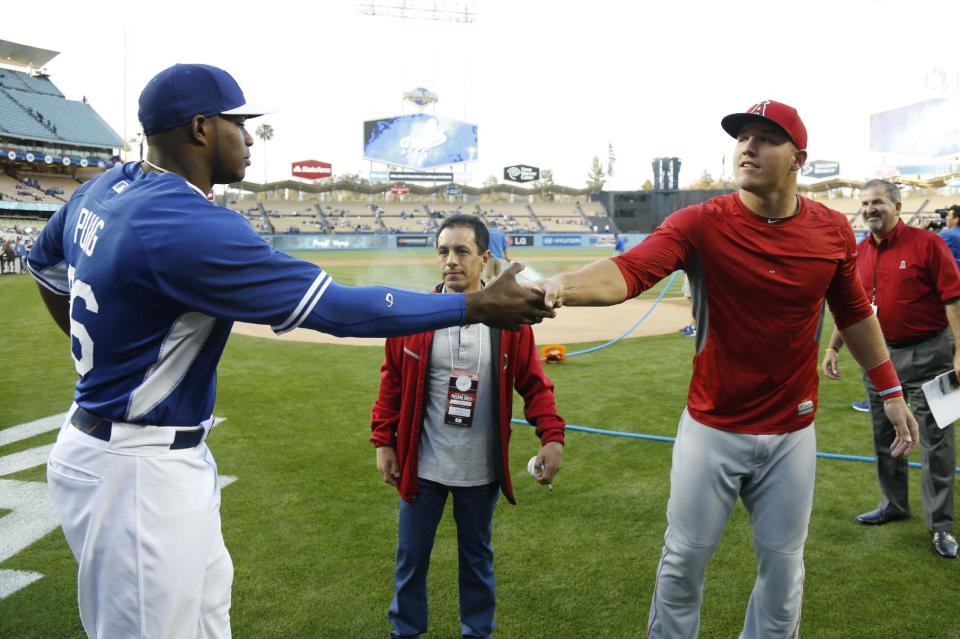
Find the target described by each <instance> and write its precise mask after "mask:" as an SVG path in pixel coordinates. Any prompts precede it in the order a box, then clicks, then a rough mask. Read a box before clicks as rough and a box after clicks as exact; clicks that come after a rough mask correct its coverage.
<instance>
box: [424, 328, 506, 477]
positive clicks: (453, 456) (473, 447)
mask: <svg viewBox="0 0 960 639" xmlns="http://www.w3.org/2000/svg"><path fill="white" fill-rule="evenodd" d="M451 355H452V367H455V368H463V369H466V370H470V371H476V370H477V366H478V361H479V368H480V370H479V385H478V387H477V406H476V408H475V409H474V415H473V424H472V425H471V426H470V427H464V426H451V425H449V424H445V423H444V417H445V414H446V409H447V391H448V389H449V386H450V371H451ZM494 361H496V359H494ZM496 428H497V417H496V409H495V407H494V406H493V375H492V374H491V371H490V328H489V327H487V326H484V325H483V324H470V325H467V326H460V327H453V328H449V329H447V328H441V329H439V330H437V331H435V332H434V334H433V346H432V348H431V349H430V374H429V376H428V379H427V402H426V409H425V410H424V413H423V431H422V433H421V436H420V451H419V453H418V473H417V475H418V476H419V477H420V478H422V479H429V480H430V481H435V482H437V483H440V484H445V485H447V486H482V485H484V484H489V483H491V482H493V481H495V480H496V478H497V477H496V471H495V466H494V464H495V459H496V454H497V451H496V441H497V440H496Z"/></svg>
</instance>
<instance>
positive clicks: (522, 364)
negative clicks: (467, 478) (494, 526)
mask: <svg viewBox="0 0 960 639" xmlns="http://www.w3.org/2000/svg"><path fill="white" fill-rule="evenodd" d="M432 343H433V331H427V332H425V333H418V334H416V335H408V336H405V337H391V338H389V339H387V342H386V345H385V347H384V350H385V351H386V357H385V359H384V362H383V366H382V367H381V368H380V393H379V396H378V397H377V401H376V402H374V404H373V409H372V411H371V417H372V419H371V425H370V428H371V430H372V431H373V434H372V435H371V436H370V442H371V443H373V445H374V446H376V447H378V448H379V447H380V446H394V447H395V449H396V454H397V464H398V465H399V467H400V480H399V481H398V482H397V490H398V492H399V493H400V496H401V497H402V498H403V499H406V500H407V501H412V500H413V498H414V497H415V496H416V495H417V494H418V493H419V492H420V484H419V481H418V479H417V453H418V451H419V450H420V433H421V432H422V428H423V411H424V401H425V400H426V397H427V392H428V388H427V372H428V367H429V365H430V346H431V344H432ZM490 351H491V352H492V353H499V357H498V358H497V360H496V361H497V365H496V366H491V370H490V374H492V375H493V376H494V384H493V389H494V405H495V406H498V407H499V410H498V418H499V419H498V424H499V429H498V430H497V433H496V435H497V443H498V445H499V448H500V455H498V456H497V458H496V469H495V471H496V477H497V479H498V480H499V482H500V489H501V490H502V491H503V494H504V496H505V497H506V498H507V499H508V500H509V501H510V503H511V504H515V503H516V500H515V499H514V497H513V485H512V484H511V482H510V470H509V469H510V465H509V456H508V452H509V448H510V432H511V429H510V419H511V417H512V415H513V391H512V389H513V388H516V389H517V392H518V393H520V394H521V395H522V396H523V399H524V410H523V412H524V415H525V416H526V418H527V421H528V422H530V423H531V424H533V425H534V426H535V427H536V432H537V435H538V436H539V437H540V441H541V443H542V444H546V443H548V442H560V443H561V444H562V443H563V441H564V426H565V423H564V421H563V418H562V417H560V416H559V415H557V406H556V400H555V398H554V394H553V383H552V382H551V381H550V379H549V378H548V377H547V376H546V375H545V374H544V372H543V366H542V365H541V363H540V356H539V354H538V353H537V345H536V343H535V342H534V339H533V331H532V330H531V329H530V327H529V326H524V327H522V328H521V329H520V330H519V331H516V332H512V331H506V330H501V331H498V330H492V331H491V332H490Z"/></svg>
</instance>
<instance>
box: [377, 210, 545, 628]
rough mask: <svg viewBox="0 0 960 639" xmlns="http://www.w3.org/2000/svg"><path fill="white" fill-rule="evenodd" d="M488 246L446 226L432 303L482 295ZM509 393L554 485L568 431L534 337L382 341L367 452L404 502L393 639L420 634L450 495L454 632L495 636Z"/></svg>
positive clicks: (470, 220) (471, 333)
mask: <svg viewBox="0 0 960 639" xmlns="http://www.w3.org/2000/svg"><path fill="white" fill-rule="evenodd" d="M488 242H489V234H488V232H487V227H486V226H485V225H484V224H483V222H482V221H481V220H480V219H479V218H477V217H475V216H472V215H454V216H451V217H448V218H447V219H446V220H444V222H443V224H441V225H440V228H439V230H438V231H437V254H438V256H439V258H440V265H441V267H442V275H443V283H442V284H440V285H438V286H437V289H436V292H438V293H445V292H450V293H467V292H472V291H479V290H480V288H481V287H482V283H481V281H480V274H481V273H482V271H483V267H484V265H485V264H486V262H487V260H488V259H489V258H490V252H489V250H488V249H487V247H488ZM511 388H516V389H517V391H518V392H519V393H520V394H521V395H523V398H524V414H525V416H526V418H527V421H529V422H530V423H531V424H534V425H535V426H536V432H537V435H538V436H539V437H540V441H541V443H542V448H541V449H540V452H539V453H538V454H537V459H536V462H535V466H536V468H537V470H538V476H537V479H538V480H539V481H540V483H541V484H549V483H550V482H551V481H552V480H553V477H554V476H555V475H556V473H557V471H558V470H559V469H560V464H561V462H562V460H563V439H564V437H563V436H564V421H563V419H562V418H561V417H560V416H559V415H557V409H556V402H555V400H554V394H553V384H552V383H551V382H550V380H549V379H548V378H547V377H546V375H544V373H543V368H542V366H541V364H540V358H539V355H538V354H537V349H536V344H535V342H534V339H533V331H532V330H531V329H530V327H529V326H523V327H522V328H521V329H520V330H519V331H517V332H511V331H501V330H496V329H491V328H489V327H488V326H485V325H483V324H473V325H468V326H462V327H459V328H452V329H450V330H447V329H441V330H437V331H431V332H426V333H419V334H417V335H410V336H407V337H396V338H390V339H388V340H387V342H386V358H385V360H384V363H383V366H382V368H381V373H380V394H379V397H378V398H377V401H376V402H375V403H374V405H373V411H372V424H371V429H372V431H373V434H372V435H371V437H370V441H371V442H372V443H373V445H374V446H376V447H377V470H378V471H379V472H380V474H381V475H382V476H383V480H384V481H385V482H387V483H388V484H392V485H394V486H396V487H397V490H398V491H399V493H400V496H401V497H402V499H401V501H400V525H399V537H398V540H397V569H396V576H395V579H394V595H393V600H392V601H391V602H390V609H389V618H390V624H391V626H392V631H391V636H392V637H419V636H420V635H421V634H423V633H424V632H426V631H427V569H428V568H429V564H430V552H431V550H432V548H433V540H434V536H435V534H436V530H437V524H438V523H439V522H440V517H441V516H442V515H443V508H444V504H445V503H446V500H447V495H448V494H452V495H453V514H454V519H455V520H456V523H457V543H458V545H459V557H460V624H461V632H462V635H463V636H464V637H488V636H490V635H491V634H492V633H493V629H494V625H495V624H494V618H493V617H494V608H495V604H496V595H495V591H494V577H493V547H492V546H491V544H490V537H491V520H492V518H493V509H494V506H495V505H496V503H497V498H498V496H499V494H500V491H503V494H504V495H505V496H506V498H507V500H509V501H510V503H515V500H514V497H513V489H512V486H511V483H510V467H509V464H508V458H507V452H508V448H509V441H510V418H511V411H512V391H511Z"/></svg>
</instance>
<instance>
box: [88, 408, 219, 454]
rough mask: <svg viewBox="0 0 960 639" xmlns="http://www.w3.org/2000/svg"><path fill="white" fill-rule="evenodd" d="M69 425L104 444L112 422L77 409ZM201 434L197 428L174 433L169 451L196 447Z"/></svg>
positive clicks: (201, 430) (107, 438)
mask: <svg viewBox="0 0 960 639" xmlns="http://www.w3.org/2000/svg"><path fill="white" fill-rule="evenodd" d="M70 423H71V424H72V425H73V427H74V428H76V429H77V430H79V431H82V432H84V433H86V434H87V435H90V436H91V437H96V438H97V439H100V440H103V441H105V442H108V441H110V433H111V431H112V430H113V422H111V421H110V420H109V419H104V418H103V417H97V416H96V415H94V414H93V413H91V412H90V411H88V410H84V409H83V408H80V407H77V410H76V412H74V413H73V417H71V418H70ZM203 432H204V429H203V428H202V427H201V428H197V430H178V431H176V434H175V435H174V436H173V443H172V444H170V450H177V449H180V448H193V447H195V446H197V445H198V444H199V443H200V442H202V441H203Z"/></svg>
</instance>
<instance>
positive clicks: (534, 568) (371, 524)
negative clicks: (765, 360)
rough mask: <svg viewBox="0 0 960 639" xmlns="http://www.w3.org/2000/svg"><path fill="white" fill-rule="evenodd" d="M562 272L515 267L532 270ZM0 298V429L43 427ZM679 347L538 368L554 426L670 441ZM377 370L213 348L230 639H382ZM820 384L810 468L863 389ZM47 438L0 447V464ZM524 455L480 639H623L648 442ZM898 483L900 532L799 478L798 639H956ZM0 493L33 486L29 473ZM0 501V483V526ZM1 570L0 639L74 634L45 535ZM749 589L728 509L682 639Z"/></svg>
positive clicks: (838, 494)
mask: <svg viewBox="0 0 960 639" xmlns="http://www.w3.org/2000/svg"><path fill="white" fill-rule="evenodd" d="M518 253H519V252H518ZM411 254H412V253H411ZM425 254H426V255H428V254H429V253H428V252H427V253H425ZM564 254H565V255H566V254H570V253H569V252H565V253H564ZM584 254H585V256H600V255H601V254H608V253H600V252H586V251H585V252H584ZM335 255H336V256H337V257H341V255H340V254H335ZM310 257H317V256H316V255H315V254H312V255H310ZM585 259H587V257H585ZM574 266H576V265H575V264H573V263H570V262H557V263H555V264H548V263H538V264H537V265H536V267H537V269H538V270H540V271H542V272H550V271H551V270H553V269H556V268H571V267H574ZM329 270H330V271H331V272H332V273H333V274H334V275H335V276H336V277H337V278H338V279H340V280H341V281H344V282H363V281H366V282H370V281H379V282H383V283H390V284H402V285H406V286H410V287H415V288H423V287H425V286H429V285H430V284H431V283H432V282H433V281H435V280H436V275H435V269H433V268H432V267H418V268H411V269H405V268H400V267H390V269H389V271H390V272H389V273H388V274H386V275H385V276H384V277H382V278H381V279H379V280H373V279H368V277H369V276H370V273H369V272H368V269H363V268H359V267H351V266H344V267H337V268H330V269H329ZM0 300H2V303H3V304H2V307H3V309H4V310H5V312H4V314H3V317H2V319H0V356H2V359H0V362H2V366H0V429H3V428H7V427H10V426H13V425H16V424H20V423H22V422H26V421H30V420H34V419H39V418H41V417H45V416H48V415H52V414H55V413H60V412H63V411H64V410H65V409H66V408H67V406H68V404H69V402H70V397H71V387H72V383H73V373H72V370H73V369H72V364H71V361H70V357H69V354H68V351H67V340H66V338H65V337H64V336H63V335H62V334H60V333H59V332H58V330H57V329H56V328H55V327H54V325H53V323H52V322H51V321H50V320H49V318H48V317H47V316H46V312H45V310H44V309H43V308H42V305H41V303H40V300H39V297H38V295H37V294H36V291H35V287H34V284H33V283H32V281H31V280H30V279H29V278H28V277H26V276H9V277H3V278H0ZM692 347H693V341H692V340H690V339H687V338H683V337H681V336H679V335H666V336H659V337H648V338H637V339H630V340H625V341H623V342H621V343H619V344H617V345H616V346H614V347H612V348H609V349H606V350H603V351H601V352H598V353H595V354H591V355H586V356H583V357H580V358H575V359H572V360H570V361H568V362H567V363H565V364H563V365H559V366H551V367H550V368H549V370H548V372H549V374H550V375H551V377H552V378H553V380H554V382H555V384H556V387H557V397H558V402H559V409H560V413H561V414H562V415H563V416H564V417H565V418H566V419H567V420H568V422H570V423H571V424H579V425H588V426H594V427H599V428H608V429H613V430H623V431H632V432H640V433H651V434H659V435H673V434H674V433H675V430H676V422H677V418H678V416H679V414H680V412H681V411H682V409H683V404H684V398H685V394H686V385H687V383H688V380H689V375H690V361H691V357H692ZM748 347H749V345H744V348H748ZM380 360H381V351H380V349H379V348H376V347H350V346H332V345H322V344H299V343H288V342H276V341H271V340H263V339H257V338H251V337H242V336H235V337H233V338H232V339H231V341H230V343H229V345H228V347H227V350H226V353H225V355H224V358H223V361H222V363H221V366H220V371H219V372H220V376H219V383H220V391H219V398H218V402H217V406H216V414H217V415H220V416H223V417H226V418H227V421H226V422H224V423H223V424H222V425H221V426H219V427H218V428H217V429H216V430H215V431H214V433H213V435H212V437H211V439H210V442H209V443H210V447H211V448H212V450H213V451H214V453H215V455H216V457H217V460H218V462H219V466H220V471H221V473H223V474H225V475H234V476H236V477H237V478H238V480H237V481H236V482H235V483H234V484H232V485H230V486H229V487H227V488H225V489H224V491H223V531H224V536H225V538H226V542H227V546H228V548H229V549H230V551H231V554H232V556H233V561H234V564H235V569H236V577H235V581H234V586H233V611H232V616H233V633H234V636H235V637H238V638H240V639H246V638H258V639H259V638H268V637H284V638H286V637H291V638H332V639H354V638H361V637H386V636H387V634H388V624H387V621H386V607H387V604H388V602H389V599H390V595H391V585H392V572H393V555H394V546H395V542H396V515H397V500H398V498H397V495H396V493H395V492H394V490H393V489H392V488H390V487H388V486H386V485H385V484H384V483H383V482H382V480H380V479H379V477H378V475H377V473H376V470H375V465H374V452H373V448H372V447H371V446H370V445H369V444H368V443H367V441H366V439H367V435H368V432H369V413H370V405H371V403H372V401H373V399H374V397H375V395H376V389H377V370H378V366H379V363H380ZM841 365H842V366H843V367H844V368H843V370H844V373H845V378H844V380H843V381H841V382H826V381H825V382H824V383H823V384H822V392H821V398H822V405H821V408H820V411H819V415H818V419H817V430H818V440H819V444H818V450H821V451H829V452H837V453H849V454H857V455H870V454H871V443H870V442H871V435H870V427H869V423H868V418H867V417H866V415H863V414H860V413H855V412H853V411H852V410H850V408H849V402H850V401H851V400H854V399H859V398H860V397H861V396H862V395H863V389H862V386H861V385H860V382H859V374H858V370H857V368H856V366H855V364H854V362H853V361H852V360H851V359H850V358H849V356H848V355H847V353H846V351H844V353H843V355H842V361H841ZM515 414H517V415H519V414H520V407H519V405H518V406H517V407H516V410H515ZM54 437H55V435H54V433H47V434H45V435H40V436H37V437H34V438H32V439H29V440H26V441H22V442H17V443H15V444H10V445H8V446H4V447H0V457H3V456H5V455H9V454H12V453H15V452H18V451H21V450H24V449H27V448H32V447H35V446H40V445H43V444H48V443H50V442H52V441H53V440H54ZM537 448H538V443H537V441H536V438H535V437H534V436H533V433H532V429H530V428H529V427H526V426H517V427H515V433H514V437H513V440H512V451H511V456H512V459H511V466H512V471H513V477H514V481H515V483H516V493H517V498H518V501H519V505H518V506H515V507H514V506H510V505H509V504H507V503H506V501H505V500H501V502H500V504H499V505H498V507H497V513H496V515H495V517H494V546H495V548H496V551H497V558H496V571H497V588H498V595H499V597H498V600H499V604H498V609H497V623H498V632H497V636H498V637H502V638H504V639H508V638H516V639H534V638H537V637H555V638H559V639H572V638H581V637H583V638H593V637H615V638H625V637H638V636H642V634H643V628H644V626H645V622H646V617H647V609H648V606H649V602H650V596H651V590H652V586H653V581H654V572H655V568H656V564H657V560H658V557H659V551H660V545H661V540H662V535H663V532H664V526H665V515H664V513H665V507H666V501H667V496H668V490H669V486H668V483H669V482H668V477H669V470H670V455H671V447H670V445H669V444H666V443H658V442H650V441H639V440H631V439H624V438H614V437H605V436H600V435H592V434H586V433H578V432H570V433H568V436H567V447H566V452H565V459H564V467H563V470H562V472H561V473H560V475H559V477H558V480H557V481H556V482H555V490H554V491H553V492H552V493H550V492H548V491H547V490H546V489H544V488H543V487H541V486H539V485H537V484H536V483H535V482H533V481H532V480H530V479H529V478H527V477H526V476H525V475H524V466H525V462H526V460H527V459H528V458H529V457H530V455H532V454H534V453H535V452H536V450H537ZM915 458H918V456H916V454H915ZM912 477H913V479H912V484H913V488H912V490H913V493H914V494H913V501H914V506H915V508H917V514H915V516H914V517H913V519H911V520H909V521H907V522H902V523H896V524H892V525H889V526H883V527H880V528H876V529H866V528H861V527H858V526H857V525H856V524H854V523H853V517H854V515H855V514H857V513H859V512H861V511H864V510H867V509H869V508H872V507H873V506H875V504H876V500H877V498H878V490H877V487H876V481H875V478H874V467H873V466H872V465H870V464H865V463H853V462H842V461H831V460H820V461H819V462H818V468H817V487H816V497H815V504H814V511H813V518H812V522H811V527H810V537H809V540H808V543H807V552H806V587H805V600H804V609H803V623H802V631H803V636H804V637H813V638H820V637H831V638H832V637H838V638H839V637H844V638H850V639H864V638H879V637H923V638H937V639H941V638H943V639H946V638H950V637H960V604H957V596H956V595H957V589H958V584H960V577H958V569H960V566H958V565H957V563H956V562H947V561H943V560H940V559H937V558H936V557H934V556H933V554H932V553H931V552H930V549H929V535H928V533H927V532H926V530H925V529H924V526H923V523H922V518H921V517H919V516H918V513H919V504H920V500H919V487H918V486H919V472H918V471H913V472H912ZM2 479H3V480H6V479H19V480H29V481H38V482H42V481H44V473H43V468H42V467H37V468H33V469H29V470H26V471H22V472H20V473H18V474H16V475H9V476H7V477H3V478H2ZM2 490H3V488H2V481H0V516H2V515H3V514H5V512H6V511H4V510H2V509H3V508H5V504H4V502H3V495H2ZM0 522H2V519H0ZM2 530H3V528H2V523H0V535H2ZM2 543H3V540H2V538H0V545H2ZM3 569H15V570H29V571H35V572H39V573H42V574H43V575H44V577H43V578H42V579H40V580H39V581H37V582H36V583H34V584H32V585H30V586H28V587H27V588H25V589H23V590H21V591H19V592H17V593H15V594H13V595H11V596H9V597H8V598H6V599H3V600H0V637H3V638H8V637H9V638H11V639H13V638H16V639H30V638H35V639H59V638H65V637H82V636H83V633H82V631H81V629H80V624H79V619H78V616H77V608H76V595H75V572H74V571H75V564H74V561H73V558H72V556H71V555H70V553H69V550H68V548H67V545H66V542H65V540H64V538H63V535H62V533H61V532H60V531H59V529H58V530H56V531H54V532H53V533H51V534H49V535H47V536H46V537H44V538H42V539H41V540H39V541H37V542H36V543H34V544H32V545H30V546H29V547H27V548H26V549H25V550H23V551H22V552H19V553H18V554H16V555H14V556H13V557H12V558H11V559H8V560H7V561H5V562H3V563H0V570H3ZM754 576H755V566H754V559H753V551H752V542H751V536H750V528H749V523H748V521H747V517H746V513H745V511H744V509H743V508H742V506H740V505H738V506H737V508H736V509H735V511H734V513H733V515H732V517H731V519H730V521H729V523H728V525H727V529H726V534H725V536H724V539H723V542H722V543H721V545H720V548H719V550H718V551H717V553H716V555H715V557H714V559H713V561H712V562H711V564H710V567H709V569H708V572H707V579H706V588H705V598H704V606H703V622H702V630H701V635H700V636H701V637H716V638H730V637H736V636H737V634H738V632H739V630H740V628H741V623H742V618H743V613H744V610H745V606H746V601H747V598H748V597H749V593H750V589H751V588H752V585H753V580H754ZM430 589H431V590H430V596H431V599H430V605H431V632H430V633H429V635H428V637H431V638H434V639H447V638H450V637H457V636H459V622H458V617H457V615H458V613H457V605H458V604H457V589H456V543H455V528H454V526H453V521H452V516H450V514H449V513H447V515H446V516H445V518H444V521H443V523H442V524H441V527H440V532H439V534H438V539H437V543H436V546H435V550H434V553H433V562H432V570H431V581H430Z"/></svg>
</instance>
